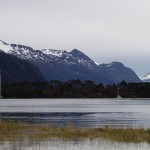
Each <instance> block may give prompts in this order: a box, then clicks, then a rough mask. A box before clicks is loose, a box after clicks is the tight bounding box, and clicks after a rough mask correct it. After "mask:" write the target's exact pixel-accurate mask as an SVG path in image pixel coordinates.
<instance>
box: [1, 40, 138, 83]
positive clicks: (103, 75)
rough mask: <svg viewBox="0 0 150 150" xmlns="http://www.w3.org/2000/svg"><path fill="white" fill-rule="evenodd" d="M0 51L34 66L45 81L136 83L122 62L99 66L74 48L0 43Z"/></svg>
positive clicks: (135, 79) (136, 79) (133, 76)
mask: <svg viewBox="0 0 150 150" xmlns="http://www.w3.org/2000/svg"><path fill="white" fill-rule="evenodd" d="M0 50H2V51H4V52H5V53H8V54H11V55H14V56H17V57H19V58H21V59H23V60H28V61H29V62H31V63H33V64H34V65H36V66H37V67H38V68H39V69H40V70H41V72H42V74H43V76H44V77H45V78H46V79H47V80H63V81H64V80H69V79H80V80H93V81H95V82H101V83H104V84H108V83H118V82H120V81H122V80H125V81H126V82H140V79H139V78H138V77H137V75H136V74H135V73H134V72H133V71H132V70H131V69H130V68H127V67H125V66H124V65H123V64H122V63H119V62H112V63H110V64H99V63H97V62H94V61H93V60H92V59H90V58H89V57H88V56H87V55H85V54H84V53H82V52H81V51H79V50H77V49H73V50H72V51H71V52H67V51H66V50H53V49H42V50H35V49H33V48H31V47H28V46H24V45H20V44H7V43H6V42H3V41H0Z"/></svg>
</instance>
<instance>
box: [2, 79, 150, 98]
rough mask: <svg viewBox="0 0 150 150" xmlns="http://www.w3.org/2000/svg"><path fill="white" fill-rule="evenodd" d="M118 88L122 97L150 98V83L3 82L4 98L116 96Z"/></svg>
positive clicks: (78, 81) (77, 81)
mask: <svg viewBox="0 0 150 150" xmlns="http://www.w3.org/2000/svg"><path fill="white" fill-rule="evenodd" d="M117 89H119V95H120V96H121V97H122V98H150V83H144V82H140V83H126V82H125V81H122V82H120V83H119V84H117V85H115V84H112V85H106V86H104V85H102V84H96V83H95V82H93V81H89V80H87V81H80V80H69V81H65V82H61V81H57V80H50V81H49V82H19V83H3V84H2V96H3V98H116V97H117Z"/></svg>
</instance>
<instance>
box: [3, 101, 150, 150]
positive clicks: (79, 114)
mask: <svg viewBox="0 0 150 150" xmlns="http://www.w3.org/2000/svg"><path fill="white" fill-rule="evenodd" d="M0 118H3V119H6V120H15V121H27V122H29V123H34V124H37V123H38V124H43V123H46V124H53V125H57V126H66V125H68V124H72V125H74V126H76V127H94V128H95V127H100V126H104V125H110V126H114V127H126V126H133V127H144V128H150V100H148V99H147V100H144V99H141V100H140V99H139V100H130V99H128V100H116V99H26V100H24V99H7V100H6V99H5V100H4V99H1V100H0ZM91 149H92V150H149V149H150V144H148V143H139V144H134V143H117V142H110V141H105V140H98V139H95V140H92V141H91V140H89V139H85V140H78V139H76V140H75V141H62V140H60V139H45V140H44V139H43V140H37V141H36V140H34V141H32V140H31V139H26V138H21V139H18V140H8V139H6V140H5V141H3V142H2V143H0V150H91Z"/></svg>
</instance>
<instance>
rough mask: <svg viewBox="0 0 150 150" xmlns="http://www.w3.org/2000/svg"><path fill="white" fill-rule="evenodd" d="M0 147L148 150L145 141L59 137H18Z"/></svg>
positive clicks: (15, 149) (20, 149) (12, 149)
mask: <svg viewBox="0 0 150 150" xmlns="http://www.w3.org/2000/svg"><path fill="white" fill-rule="evenodd" d="M0 149H5V150H91V149H92V150H149V149H150V145H149V144H147V143H140V144H134V143H118V142H111V141H104V140H89V139H87V140H84V141H81V140H74V141H62V140H59V139H51V140H50V139H49V140H36V141H35V140H34V141H32V140H31V139H30V140H29V139H19V140H17V141H15V140H12V141H5V142H3V143H0Z"/></svg>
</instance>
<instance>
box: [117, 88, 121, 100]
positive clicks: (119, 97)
mask: <svg viewBox="0 0 150 150" xmlns="http://www.w3.org/2000/svg"><path fill="white" fill-rule="evenodd" d="M117 99H122V97H121V96H120V95H119V86H118V87H117Z"/></svg>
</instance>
